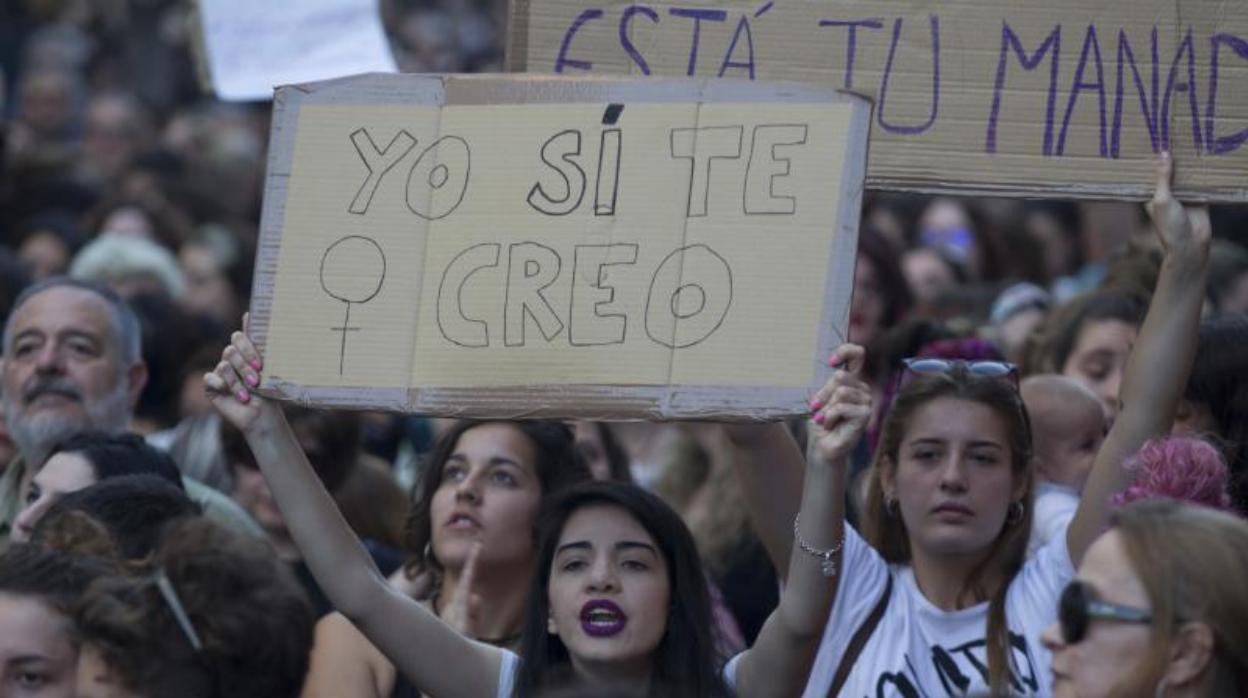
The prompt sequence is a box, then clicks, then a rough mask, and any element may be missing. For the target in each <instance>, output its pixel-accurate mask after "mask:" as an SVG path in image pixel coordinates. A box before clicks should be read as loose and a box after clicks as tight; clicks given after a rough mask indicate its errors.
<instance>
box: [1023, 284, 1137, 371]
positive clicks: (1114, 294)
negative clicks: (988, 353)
mask: <svg viewBox="0 0 1248 698" xmlns="http://www.w3.org/2000/svg"><path fill="white" fill-rule="evenodd" d="M1146 310H1148V298H1147V297H1145V296H1141V295H1140V294H1139V293H1135V292H1133V291H1130V290H1125V289H1119V288H1106V289H1101V290H1099V291H1093V292H1092V293H1087V294H1084V295H1082V296H1079V297H1077V298H1073V299H1071V300H1070V301H1068V302H1067V303H1066V304H1065V305H1062V306H1060V307H1058V308H1057V309H1056V310H1054V311H1053V312H1052V313H1050V314H1049V317H1048V318H1046V319H1045V322H1044V325H1043V326H1042V327H1041V330H1040V336H1039V338H1038V341H1037V342H1036V343H1035V344H1034V345H1033V346H1032V348H1031V352H1030V353H1029V356H1028V361H1027V364H1028V365H1027V366H1026V367H1024V370H1023V373H1024V374H1027V375H1032V374H1036V373H1061V372H1062V368H1063V367H1064V366H1065V365H1066V361H1067V360H1069V359H1070V355H1071V353H1072V352H1074V350H1075V343H1076V342H1077V341H1078V340H1079V333H1080V332H1082V331H1083V328H1084V325H1086V324H1088V323H1090V322H1098V321H1104V320H1118V321H1120V322H1125V323H1126V324H1128V325H1133V326H1135V327H1139V326H1140V325H1141V324H1142V323H1143V322H1144V312H1145V311H1146Z"/></svg>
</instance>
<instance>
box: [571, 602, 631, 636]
mask: <svg viewBox="0 0 1248 698" xmlns="http://www.w3.org/2000/svg"><path fill="white" fill-rule="evenodd" d="M627 623H628V616H626V615H624V611H623V610H621V609H620V607H619V606H617V605H615V604H614V603H611V602H610V601H607V600H605V599H596V600H594V601H590V602H589V603H587V604H585V605H584V606H582V607H581V629H582V630H584V631H585V634H586V635H589V636H590V637H611V636H612V635H615V634H618V633H619V632H620V631H621V630H623V629H624V626H625V625H626V624H627Z"/></svg>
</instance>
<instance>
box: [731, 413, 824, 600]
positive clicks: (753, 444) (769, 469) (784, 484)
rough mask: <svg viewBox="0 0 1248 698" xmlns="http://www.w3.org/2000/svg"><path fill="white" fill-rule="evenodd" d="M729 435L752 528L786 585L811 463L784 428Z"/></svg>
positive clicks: (741, 428)
mask: <svg viewBox="0 0 1248 698" xmlns="http://www.w3.org/2000/svg"><path fill="white" fill-rule="evenodd" d="M724 430H725V432H726V434H727V439H728V446H729V457H730V458H731V460H732V465H733V468H734V470H736V474H737V480H738V482H740V484H741V495H742V497H743V498H744V500H745V506H746V508H747V509H749V511H750V522H751V523H752V524H753V526H754V532H755V533H756V534H757V535H758V538H759V540H760V541H762V543H763V548H764V549H765V550H766V551H767V557H769V558H770V559H771V564H772V565H773V566H774V567H775V568H776V573H777V575H778V576H779V577H780V581H781V582H784V581H785V579H786V576H787V574H788V571H789V553H790V552H792V550H793V517H794V516H796V515H797V509H798V506H800V504H801V500H802V477H803V476H804V474H805V471H806V458H805V456H803V455H802V450H801V448H800V447H799V446H798V445H797V442H796V441H794V440H793V436H792V435H791V434H790V433H789V429H788V427H786V426H785V425H784V424H783V423H781V422H768V423H766V424H729V425H725V426H724Z"/></svg>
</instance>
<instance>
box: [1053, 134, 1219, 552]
mask: <svg viewBox="0 0 1248 698" xmlns="http://www.w3.org/2000/svg"><path fill="white" fill-rule="evenodd" d="M1171 171H1172V165H1171V160H1170V156H1169V154H1168V153H1165V154H1162V156H1161V158H1160V159H1159V160H1158V164H1157V189H1156V191H1155V193H1154V194H1153V200H1152V201H1151V202H1150V203H1149V206H1148V213H1149V216H1150V217H1151V218H1152V219H1153V225H1154V227H1155V228H1156V230H1157V236H1158V237H1159V238H1160V239H1161V246H1162V250H1163V251H1164V253H1165V258H1164V259H1163V261H1162V264H1161V274H1160V275H1159V276H1158V277H1157V288H1156V289H1155V290H1154V291H1153V298H1152V300H1151V301H1150V302H1149V304H1148V314H1147V315H1146V316H1145V318H1144V325H1143V326H1142V327H1141V328H1140V334H1139V337H1138V338H1137V339H1136V342H1135V346H1134V347H1132V349H1131V355H1130V356H1129V357H1128V358H1127V367H1126V373H1125V375H1124V376H1123V381H1122V387H1121V388H1120V389H1119V392H1118V397H1119V402H1120V409H1119V411H1118V416H1117V418H1116V419H1115V420H1114V425H1113V427H1111V428H1110V430H1109V436H1107V437H1106V438H1105V443H1104V445H1102V446H1101V450H1100V452H1098V453H1097V454H1096V462H1095V464H1094V465H1093V466H1092V473H1091V475H1090V476H1089V477H1088V484H1087V485H1086V486H1085V487H1084V490H1083V497H1082V499H1081V501H1080V504H1079V509H1078V511H1077V512H1076V513H1075V518H1074V520H1072V521H1071V523H1070V527H1069V528H1068V529H1067V530H1066V545H1067V548H1068V549H1069V550H1070V559H1071V561H1073V562H1074V563H1075V564H1076V565H1078V564H1079V561H1080V560H1082V559H1083V554H1084V552H1086V551H1087V549H1088V546H1089V545H1091V544H1092V541H1093V540H1094V539H1095V538H1096V537H1097V536H1098V535H1100V533H1101V531H1102V530H1104V528H1105V524H1106V519H1107V516H1108V513H1109V498H1110V497H1111V496H1112V495H1113V494H1114V493H1115V492H1120V491H1122V490H1124V489H1126V488H1127V487H1128V486H1130V484H1131V477H1132V475H1131V473H1130V471H1128V470H1127V469H1126V468H1124V467H1122V465H1123V462H1124V461H1125V460H1126V459H1127V458H1128V457H1130V456H1131V455H1132V454H1134V453H1135V452H1136V451H1138V450H1139V449H1140V447H1141V446H1143V445H1144V442H1145V441H1147V440H1148V439H1153V438H1160V437H1163V436H1165V435H1167V434H1169V433H1170V427H1171V424H1172V423H1173V422H1174V414H1175V411H1176V410H1177V409H1178V404H1179V400H1180V398H1182V397H1183V388H1184V386H1185V385H1186V384H1187V378H1188V374H1189V373H1191V370H1192V361H1193V359H1194V357H1195V356H1196V336H1197V330H1198V328H1199V325H1200V309H1201V305H1202V304H1203V303H1204V299H1205V277H1206V274H1207V270H1208V269H1207V268H1208V261H1209V239H1210V224H1209V212H1208V210H1206V209H1205V208H1203V207H1200V208H1186V207H1184V206H1183V204H1181V203H1179V202H1178V201H1177V200H1175V198H1174V196H1173V195H1172V194H1171V193H1170V176H1171Z"/></svg>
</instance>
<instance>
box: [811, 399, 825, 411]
mask: <svg viewBox="0 0 1248 698" xmlns="http://www.w3.org/2000/svg"><path fill="white" fill-rule="evenodd" d="M820 407H823V402H821V401H819V400H811V401H810V409H811V410H817V409H819V408H820Z"/></svg>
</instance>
